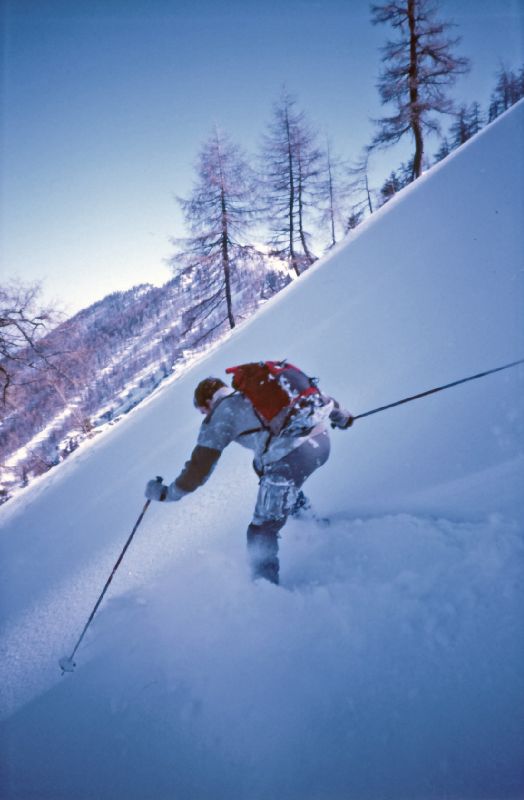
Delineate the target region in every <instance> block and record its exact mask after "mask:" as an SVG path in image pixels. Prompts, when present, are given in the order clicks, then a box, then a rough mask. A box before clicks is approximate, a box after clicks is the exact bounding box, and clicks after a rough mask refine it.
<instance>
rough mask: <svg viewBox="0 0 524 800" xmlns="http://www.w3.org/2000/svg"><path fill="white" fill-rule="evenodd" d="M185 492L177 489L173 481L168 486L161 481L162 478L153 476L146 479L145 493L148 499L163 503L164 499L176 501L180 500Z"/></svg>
mask: <svg viewBox="0 0 524 800" xmlns="http://www.w3.org/2000/svg"><path fill="white" fill-rule="evenodd" d="M185 494H187V492H184V491H183V490H182V489H179V488H178V486H177V485H176V483H175V482H174V481H173V483H171V484H170V485H169V486H166V485H165V483H163V482H162V478H155V479H154V480H151V481H148V483H147V485H146V491H145V495H146V497H147V499H148V500H159V501H160V502H161V503H163V502H164V501H165V500H168V501H171V502H176V501H177V500H181V499H182V498H183V497H184V495H185Z"/></svg>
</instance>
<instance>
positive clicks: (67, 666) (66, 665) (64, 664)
mask: <svg viewBox="0 0 524 800" xmlns="http://www.w3.org/2000/svg"><path fill="white" fill-rule="evenodd" d="M157 481H158V482H159V483H162V482H163V478H161V477H160V476H159V475H157ZM150 503H151V500H146V502H145V503H144V507H143V509H142V511H141V513H140V515H139V517H138V519H137V521H136V522H135V527H134V528H133V530H132V531H131V533H130V535H129V538H128V540H127V542H126V543H125V545H124V548H123V550H122V552H121V553H120V555H119V556H118V558H117V560H116V563H115V566H114V567H113V570H112V572H111V575H110V576H109V578H108V579H107V581H106V584H105V586H104V588H103V589H102V592H101V594H100V597H99V598H98V600H97V601H96V603H95V607H94V608H93V610H92V611H91V614H90V615H89V619H88V620H87V622H86V624H85V625H84V630H83V631H82V633H81V634H80V637H79V639H78V641H77V643H76V644H75V646H74V648H73V652H72V653H71V655H70V656H64V658H61V659H60V660H59V662H58V663H59V665H60V669H61V670H62V675H64V673H66V672H73V671H74V668H75V666H76V664H75V662H74V661H73V658H74V657H75V653H76V651H77V650H78V648H79V647H80V643H81V641H82V639H83V638H84V636H85V634H86V631H87V629H88V628H89V626H90V625H91V622H92V621H93V618H94V616H95V614H96V612H97V610H98V607H99V606H100V603H101V602H102V600H103V598H104V595H105V593H106V592H107V589H108V587H109V584H110V583H111V581H112V580H113V576H114V574H115V572H116V571H117V569H118V567H119V566H120V564H121V562H122V559H123V558H124V555H125V553H126V550H127V548H128V547H129V545H130V544H131V540H132V538H133V536H134V535H135V533H136V532H137V530H138V526H139V525H140V523H141V522H142V520H143V519H144V514H145V513H146V511H147V509H148V508H149V505H150Z"/></svg>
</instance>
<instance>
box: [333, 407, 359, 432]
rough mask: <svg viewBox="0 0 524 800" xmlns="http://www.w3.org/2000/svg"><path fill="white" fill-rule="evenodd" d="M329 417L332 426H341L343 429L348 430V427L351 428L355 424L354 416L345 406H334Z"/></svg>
mask: <svg viewBox="0 0 524 800" xmlns="http://www.w3.org/2000/svg"><path fill="white" fill-rule="evenodd" d="M329 419H330V421H331V427H332V428H341V429H342V430H346V428H350V427H351V426H352V425H353V417H352V416H351V414H350V413H349V411H347V410H346V409H345V408H340V406H339V407H338V408H334V409H333V411H332V412H331V414H330V415H329Z"/></svg>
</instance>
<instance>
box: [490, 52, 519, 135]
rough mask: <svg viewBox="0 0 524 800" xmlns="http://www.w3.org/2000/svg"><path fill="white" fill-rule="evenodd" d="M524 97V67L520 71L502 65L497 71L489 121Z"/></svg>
mask: <svg viewBox="0 0 524 800" xmlns="http://www.w3.org/2000/svg"><path fill="white" fill-rule="evenodd" d="M521 97H524V67H522V69H521V70H520V72H519V73H516V72H514V71H513V70H511V69H508V68H507V67H506V66H504V65H503V66H501V67H500V69H499V71H498V73H497V83H496V86H495V89H494V90H493V92H492V94H491V100H490V105H489V121H490V122H493V120H494V119H496V117H498V116H500V114H502V113H503V112H504V111H507V110H508V108H510V107H511V106H512V105H514V103H516V102H517V101H518V100H520V99H521Z"/></svg>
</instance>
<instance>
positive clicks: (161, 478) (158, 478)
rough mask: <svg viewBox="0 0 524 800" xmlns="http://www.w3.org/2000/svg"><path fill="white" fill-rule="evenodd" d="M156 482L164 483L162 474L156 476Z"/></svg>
mask: <svg viewBox="0 0 524 800" xmlns="http://www.w3.org/2000/svg"><path fill="white" fill-rule="evenodd" d="M156 482H157V483H164V479H163V477H162V475H157V476H156Z"/></svg>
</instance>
